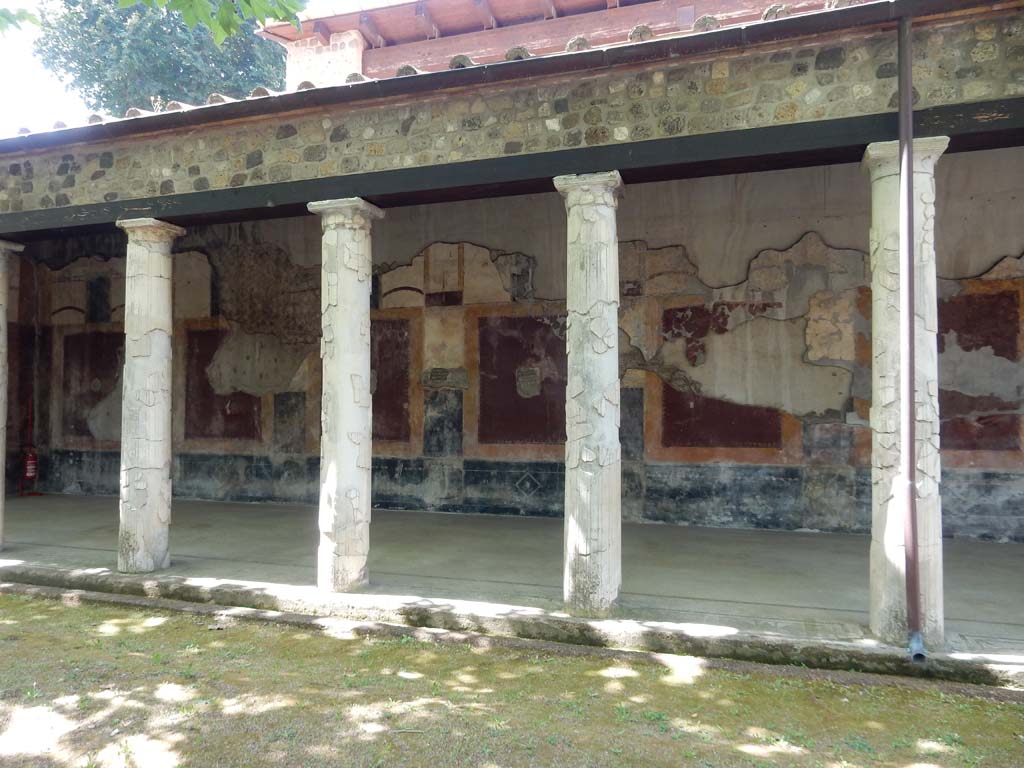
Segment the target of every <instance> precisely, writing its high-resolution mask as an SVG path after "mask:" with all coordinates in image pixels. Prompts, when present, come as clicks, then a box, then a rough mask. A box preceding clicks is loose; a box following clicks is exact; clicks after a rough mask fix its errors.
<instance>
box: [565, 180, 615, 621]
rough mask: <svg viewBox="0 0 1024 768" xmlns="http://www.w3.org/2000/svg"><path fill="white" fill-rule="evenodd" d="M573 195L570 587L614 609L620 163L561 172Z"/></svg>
mask: <svg viewBox="0 0 1024 768" xmlns="http://www.w3.org/2000/svg"><path fill="white" fill-rule="evenodd" d="M555 188H556V189H557V190H558V191H559V192H561V193H562V196H563V197H564V198H565V209H566V213H567V215H568V237H567V244H566V274H567V290H566V308H567V310H568V327H567V331H566V348H567V350H568V356H569V370H568V382H567V388H566V393H565V431H566V444H565V556H564V557H565V560H564V581H563V587H564V596H565V602H566V605H567V606H568V607H569V609H570V610H572V611H574V612H577V613H584V614H602V613H606V612H607V611H608V610H609V609H610V608H611V607H612V605H613V604H614V603H615V601H616V600H617V599H618V596H619V586H620V585H621V583H622V525H621V520H622V511H621V510H622V498H621V496H622V450H621V447H620V444H619V247H618V234H617V228H616V220H615V216H616V209H617V207H618V198H619V195H620V193H621V188H622V179H621V178H620V177H619V174H618V172H617V171H611V172H608V173H592V174H583V175H579V176H558V177H557V178H555Z"/></svg>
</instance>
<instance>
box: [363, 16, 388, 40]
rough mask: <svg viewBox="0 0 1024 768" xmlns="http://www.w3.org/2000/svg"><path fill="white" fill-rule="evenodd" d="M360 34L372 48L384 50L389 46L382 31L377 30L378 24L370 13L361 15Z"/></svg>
mask: <svg viewBox="0 0 1024 768" xmlns="http://www.w3.org/2000/svg"><path fill="white" fill-rule="evenodd" d="M359 34H361V35H362V36H363V38H364V39H365V40H366V44H367V45H368V46H370V47H371V48H383V47H384V46H385V45H387V44H388V41H387V40H385V39H384V36H383V35H382V34H381V33H380V30H378V29H377V23H376V22H375V21H374V20H373V16H371V15H370V14H368V13H360V14H359Z"/></svg>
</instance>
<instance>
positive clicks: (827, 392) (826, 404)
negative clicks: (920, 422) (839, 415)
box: [661, 317, 852, 416]
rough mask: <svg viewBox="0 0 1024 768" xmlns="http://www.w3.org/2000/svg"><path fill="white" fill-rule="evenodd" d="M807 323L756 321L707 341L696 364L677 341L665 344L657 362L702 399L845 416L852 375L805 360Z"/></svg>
mask: <svg viewBox="0 0 1024 768" xmlns="http://www.w3.org/2000/svg"><path fill="white" fill-rule="evenodd" d="M806 325H807V321H806V320H804V319H802V318H797V319H793V320H784V321H779V320H772V319H769V318H765V317H758V318H754V319H753V320H751V321H749V322H747V323H744V324H743V325H741V326H740V327H739V328H736V329H734V330H733V331H731V332H729V333H725V334H720V335H713V336H709V337H708V339H707V341H706V344H707V357H706V360H705V362H703V363H702V364H700V365H693V364H691V363H690V361H689V360H688V359H687V356H686V348H685V343H684V341H683V340H681V339H676V340H673V341H669V342H665V345H664V346H663V347H662V354H661V359H662V360H663V361H664V362H666V363H668V364H669V365H671V366H673V367H675V368H677V369H679V370H680V371H681V372H682V373H684V374H685V375H686V376H687V378H689V379H690V380H692V381H693V382H694V383H695V384H696V385H698V386H699V388H700V392H701V394H703V395H704V396H705V397H717V398H720V399H723V400H730V401H732V402H735V403H742V404H746V405H760V406H765V407H769V408H781V409H783V410H786V411H789V412H790V413H793V414H796V415H800V416H807V415H811V414H823V413H825V412H827V411H843V410H845V409H846V401H847V399H848V398H849V396H850V382H851V380H852V375H851V373H850V372H849V371H846V370H843V369H842V368H836V367H833V366H823V365H816V364H813V363H808V362H806V361H805V360H804V351H805V349H806V346H805V342H804V337H805V333H806Z"/></svg>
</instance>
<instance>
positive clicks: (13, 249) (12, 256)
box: [0, 240, 25, 550]
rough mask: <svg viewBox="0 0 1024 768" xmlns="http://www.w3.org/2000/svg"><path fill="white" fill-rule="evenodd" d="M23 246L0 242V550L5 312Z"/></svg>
mask: <svg viewBox="0 0 1024 768" xmlns="http://www.w3.org/2000/svg"><path fill="white" fill-rule="evenodd" d="M24 248H25V246H23V245H19V244H18V243H10V242H7V241H6V240H0V550H2V549H3V548H4V507H5V499H6V493H7V488H6V479H7V472H6V467H7V381H8V367H9V364H8V362H7V354H8V352H7V312H8V302H9V300H10V298H9V294H10V290H11V280H10V270H11V262H12V261H14V262H15V263H17V262H16V261H15V260H16V259H17V254H19V253H20V252H21V251H22V250H24Z"/></svg>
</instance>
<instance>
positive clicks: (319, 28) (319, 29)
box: [313, 21, 331, 45]
mask: <svg viewBox="0 0 1024 768" xmlns="http://www.w3.org/2000/svg"><path fill="white" fill-rule="evenodd" d="M313 37H315V38H316V39H317V40H319V41H320V44H321V45H330V44H331V30H330V29H328V28H327V25H326V24H325V23H324V22H322V21H315V22H313Z"/></svg>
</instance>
